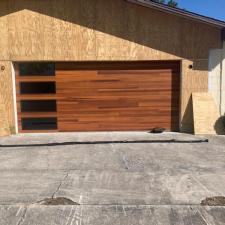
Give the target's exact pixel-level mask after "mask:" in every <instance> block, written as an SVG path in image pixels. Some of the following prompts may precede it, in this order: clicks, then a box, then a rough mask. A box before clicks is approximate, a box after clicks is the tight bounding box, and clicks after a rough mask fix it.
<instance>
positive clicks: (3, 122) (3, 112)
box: [0, 95, 10, 137]
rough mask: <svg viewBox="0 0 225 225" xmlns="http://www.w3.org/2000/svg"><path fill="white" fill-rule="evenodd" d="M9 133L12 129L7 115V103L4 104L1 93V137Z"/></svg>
mask: <svg viewBox="0 0 225 225" xmlns="http://www.w3.org/2000/svg"><path fill="white" fill-rule="evenodd" d="M7 135H10V129H9V124H8V119H7V116H6V109H5V104H3V101H2V97H1V95H0V137H1V136H7Z"/></svg>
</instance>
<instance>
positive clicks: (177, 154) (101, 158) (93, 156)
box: [0, 132, 225, 225]
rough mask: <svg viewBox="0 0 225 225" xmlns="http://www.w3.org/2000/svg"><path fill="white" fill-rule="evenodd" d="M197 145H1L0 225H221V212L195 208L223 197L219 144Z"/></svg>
mask: <svg viewBox="0 0 225 225" xmlns="http://www.w3.org/2000/svg"><path fill="white" fill-rule="evenodd" d="M204 140H205V139H204V138H203V137H194V136H189V135H182V134H175V133H164V134H161V135H153V134H148V133H144V132H136V133H134V132H130V133H129V132H125V133H120V132H114V133H113V132H111V133H67V134H63V133H61V134H60V133H58V134H38V135H36V134H32V135H27V134H26V135H18V136H15V137H6V138H0V173H1V176H0V205H1V206H0V224H1V225H28V224H29V225H56V224H57V225H58V224H60V225H73V224H76V225H77V224H82V225H93V224H94V225H97V224H112V225H117V224H121V225H136V224H141V225H147V224H148V225H149V224H157V225H167V224H168V225H169V224H170V225H174V224H175V225H176V224H177V225H182V224H185V225H190V224H194V225H205V224H206V225H207V224H210V225H217V224H218V225H220V224H221V225H222V224H225V207H223V206H220V205H217V206H201V205H200V203H201V201H202V200H204V199H205V198H206V197H214V196H225V137H222V136H221V137H219V136H217V137H209V143H207V142H205V141H204ZM51 199H53V200H56V203H52V200H51ZM57 200H58V202H57ZM49 204H50V205H49ZM52 204H53V205H52Z"/></svg>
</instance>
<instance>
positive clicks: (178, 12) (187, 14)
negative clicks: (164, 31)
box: [126, 0, 225, 29]
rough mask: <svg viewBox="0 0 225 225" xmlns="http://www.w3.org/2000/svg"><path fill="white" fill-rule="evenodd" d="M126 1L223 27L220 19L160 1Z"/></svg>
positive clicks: (224, 24) (224, 23)
mask: <svg viewBox="0 0 225 225" xmlns="http://www.w3.org/2000/svg"><path fill="white" fill-rule="evenodd" d="M126 1H127V2H131V3H135V4H138V5H141V6H144V7H148V8H152V9H156V10H158V11H162V12H166V13H170V14H173V15H174V14H175V15H178V16H181V17H184V18H187V19H192V20H195V21H199V22H203V23H206V24H209V25H212V26H215V27H218V28H221V29H223V28H225V22H223V21H220V20H216V19H213V18H209V17H206V16H202V15H199V14H196V13H192V12H189V11H185V10H182V9H177V8H174V7H170V6H167V5H163V4H161V3H156V2H151V1H146V0H126Z"/></svg>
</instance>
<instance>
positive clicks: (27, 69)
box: [19, 63, 55, 76]
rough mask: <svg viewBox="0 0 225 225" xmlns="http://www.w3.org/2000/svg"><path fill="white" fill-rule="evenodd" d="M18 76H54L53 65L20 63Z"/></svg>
mask: <svg viewBox="0 0 225 225" xmlns="http://www.w3.org/2000/svg"><path fill="white" fill-rule="evenodd" d="M19 74H20V76H55V64H54V63H20V64H19Z"/></svg>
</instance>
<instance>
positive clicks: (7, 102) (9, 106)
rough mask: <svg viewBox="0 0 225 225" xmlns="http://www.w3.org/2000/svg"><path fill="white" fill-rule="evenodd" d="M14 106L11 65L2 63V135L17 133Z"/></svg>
mask: <svg viewBox="0 0 225 225" xmlns="http://www.w3.org/2000/svg"><path fill="white" fill-rule="evenodd" d="M13 104H14V103H13V85H12V67H11V63H10V62H6V61H0V117H1V118H0V130H1V131H2V133H1V132H0V135H1V134H2V135H6V134H9V133H14V132H15V120H14V108H13Z"/></svg>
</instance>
